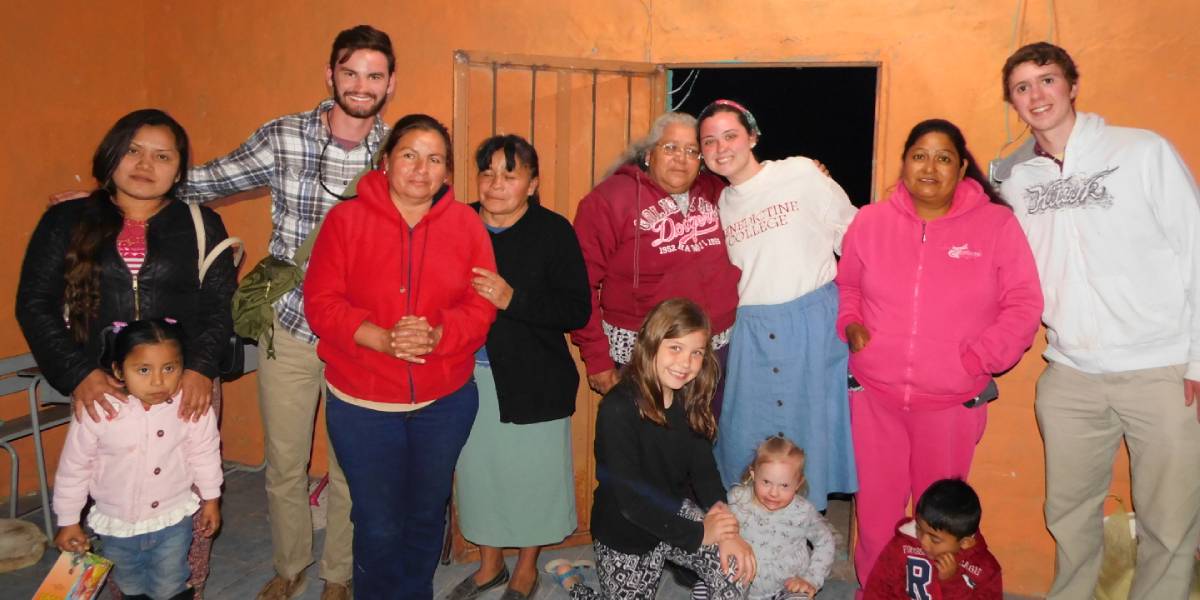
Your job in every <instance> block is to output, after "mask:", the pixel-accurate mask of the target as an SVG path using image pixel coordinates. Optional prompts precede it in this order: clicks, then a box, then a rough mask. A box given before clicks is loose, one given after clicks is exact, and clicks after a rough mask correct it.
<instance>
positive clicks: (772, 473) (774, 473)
mask: <svg viewBox="0 0 1200 600" xmlns="http://www.w3.org/2000/svg"><path fill="white" fill-rule="evenodd" d="M803 488H804V451H803V450H801V449H800V448H799V447H797V446H796V445H795V444H794V443H792V442H791V441H790V440H788V439H787V438H784V437H772V438H769V439H767V440H766V441H765V442H763V443H762V444H761V445H760V446H759V447H758V450H757V452H756V455H755V457H754V462H753V464H751V465H750V468H749V469H747V471H746V477H745V478H744V479H743V482H742V483H741V484H738V485H735V486H733V488H732V489H730V490H729V508H730V509H731V510H732V511H733V514H734V515H735V516H736V517H737V520H738V525H739V526H740V533H741V536H742V538H743V539H745V540H746V541H747V542H748V543H749V544H750V547H751V548H753V549H754V557H755V559H756V561H757V563H758V574H757V576H755V578H754V581H753V583H751V585H750V588H749V592H748V594H749V595H748V597H749V598H750V599H751V600H784V599H793V598H804V597H807V598H812V597H813V596H815V595H816V593H817V591H818V590H820V589H821V586H822V585H824V583H825V578H826V577H827V576H829V571H830V569H832V568H833V555H834V539H833V530H832V528H830V526H829V523H828V522H826V521H825V518H824V517H822V516H821V513H819V512H817V509H816V508H814V507H813V505H812V504H811V503H809V501H808V500H806V499H805V498H804V496H803V494H800V493H799V492H800V491H801V490H802V489H803ZM810 544H811V548H810ZM692 598H693V599H696V600H701V599H704V598H707V590H706V588H705V586H704V583H703V582H701V583H698V584H696V587H695V588H694V589H693V590H692Z"/></svg>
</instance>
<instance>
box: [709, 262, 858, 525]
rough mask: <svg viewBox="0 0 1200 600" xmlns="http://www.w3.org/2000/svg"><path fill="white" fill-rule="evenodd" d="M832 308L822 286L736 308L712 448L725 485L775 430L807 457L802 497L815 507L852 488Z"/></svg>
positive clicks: (840, 351) (830, 292)
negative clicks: (792, 296)
mask: <svg viewBox="0 0 1200 600" xmlns="http://www.w3.org/2000/svg"><path fill="white" fill-rule="evenodd" d="M837 306H838V291H837V287H836V286H835V285H834V284H833V283H829V284H826V285H824V286H822V287H820V288H818V289H816V290H814V291H812V292H809V293H808V294H805V295H804V296H801V297H799V298H797V299H795V300H792V301H791V302H786V303H783V304H774V305H755V306H742V307H739V308H738V312H737V322H736V323H735V324H734V327H733V337H732V339H731V340H730V342H729V348H730V352H729V367H728V373H726V376H725V405H724V407H723V408H722V411H721V420H720V424H719V430H718V432H717V444H716V448H715V454H716V459H717V468H718V469H719V470H720V471H721V479H722V481H723V482H724V483H725V486H726V487H729V486H731V485H733V484H734V483H737V482H739V481H741V480H742V476H743V474H744V473H745V471H746V468H747V467H749V466H750V462H751V461H752V460H753V459H754V453H755V450H756V449H757V448H758V445H759V444H761V443H762V442H763V441H764V440H765V439H767V438H769V437H771V436H774V435H782V436H785V437H787V438H788V439H790V440H792V441H793V442H795V443H796V444H797V445H798V446H800V447H801V448H803V449H804V452H805V454H806V455H807V461H806V464H805V469H804V475H805V479H806V480H807V484H808V499H809V501H810V502H812V503H813V505H814V506H816V507H817V509H818V510H824V509H825V506H826V504H827V500H826V497H827V496H828V495H829V494H830V493H834V492H841V493H853V492H855V491H857V490H858V478H857V476H856V474H855V471H854V444H853V441H852V440H851V437H850V403H849V397H848V393H847V390H846V366H847V362H848V360H849V351H848V350H847V348H846V343H845V342H843V341H842V340H841V339H839V338H838V336H837V334H836V333H835V332H834V327H835V323H836V321H837Z"/></svg>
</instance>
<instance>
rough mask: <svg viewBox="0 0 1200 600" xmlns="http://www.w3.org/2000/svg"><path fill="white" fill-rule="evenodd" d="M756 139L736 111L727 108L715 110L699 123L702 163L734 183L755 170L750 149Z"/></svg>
mask: <svg viewBox="0 0 1200 600" xmlns="http://www.w3.org/2000/svg"><path fill="white" fill-rule="evenodd" d="M756 143H758V136H757V135H754V134H752V133H750V132H748V131H746V127H745V126H744V125H742V122H741V119H739V118H738V115H737V113H734V112H730V111H729V110H718V111H717V112H714V113H713V114H712V115H711V116H709V117H708V118H706V119H704V121H702V122H701V123H700V152H701V153H703V155H704V164H705V165H707V166H708V169H709V170H710V171H712V172H713V173H716V174H718V175H722V176H724V177H726V178H728V179H729V182H730V183H732V184H734V185H737V184H740V183H742V182H744V181H746V180H747V179H750V178H751V177H753V176H754V174H755V173H757V172H758V168H759V165H758V160H757V159H755V158H754V153H753V152H752V151H751V149H752V148H754V145H755V144H756Z"/></svg>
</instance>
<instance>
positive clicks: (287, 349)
mask: <svg viewBox="0 0 1200 600" xmlns="http://www.w3.org/2000/svg"><path fill="white" fill-rule="evenodd" d="M395 70H396V57H395V54H394V53H393V52H392V42H391V39H390V38H388V35H387V34H386V33H383V32H382V31H379V30H377V29H375V28H373V27H370V26H367V25H359V26H357V27H353V28H351V29H347V30H345V31H343V32H341V33H339V34H338V36H337V38H336V39H335V40H334V42H333V49H332V52H331V53H330V57H329V66H328V67H327V68H326V72H325V75H326V84H327V85H329V86H330V88H331V89H332V92H333V97H332V98H328V99H326V100H324V101H323V102H321V103H320V104H318V105H317V107H316V108H315V109H314V110H311V111H307V112H301V113H296V114H291V115H286V116H283V117H279V118H278V119H275V120H273V121H270V122H268V123H267V124H265V125H263V126H262V127H260V128H259V129H258V130H257V131H255V132H254V134H253V135H251V136H250V139H248V140H246V142H245V143H243V144H242V145H241V146H239V147H238V148H237V149H236V150H234V151H233V152H230V153H229V154H227V155H225V156H222V157H220V158H217V159H214V160H212V161H209V162H208V163H205V164H204V165H201V166H199V167H195V168H193V169H191V170H190V171H188V178H187V184H186V185H185V186H184V188H183V189H182V190H181V191H180V194H179V196H180V198H181V199H183V200H185V201H188V202H207V201H210V200H215V199H217V198H221V197H225V196H229V195H231V194H236V193H238V192H244V191H246V190H251V189H255V188H260V187H268V188H270V190H271V225H272V227H271V240H270V246H269V251H270V253H271V254H272V255H273V256H275V257H276V258H281V259H285V260H289V261H290V260H292V258H293V256H294V255H295V254H296V250H297V249H298V248H299V247H300V246H301V244H303V243H304V240H305V239H306V238H307V237H308V236H309V234H310V233H312V232H313V229H314V228H315V227H316V226H317V225H318V223H320V222H321V219H323V218H324V217H325V213H327V212H329V209H331V208H333V206H334V205H335V204H337V203H338V202H340V201H341V200H343V199H346V198H348V197H351V196H350V195H349V194H346V193H345V192H346V191H347V187H348V185H349V184H350V183H351V182H352V181H354V180H355V179H356V177H357V176H358V175H359V174H360V173H362V172H363V171H364V170H365V169H367V168H369V167H370V164H371V158H372V155H373V154H374V153H375V151H376V150H377V149H378V148H379V146H380V144H381V143H382V142H383V139H384V136H385V135H386V134H387V127H386V126H385V125H384V123H383V120H382V119H381V118H380V116H379V112H380V110H381V109H382V108H383V105H384V102H386V101H387V99H388V98H389V97H390V96H391V95H392V92H393V90H394V89H395V85H396V82H395V79H394V77H393V76H394V74H395ZM301 266H303V265H301ZM302 294H303V290H302V288H301V287H297V288H295V289H293V290H291V291H289V292H288V293H286V294H284V296H283V297H282V298H280V299H279V301H278V302H277V303H276V304H275V307H274V308H275V315H276V320H275V324H274V326H275V331H274V338H273V343H274V350H275V357H274V358H268V357H267V350H266V348H267V344H266V343H264V342H263V341H261V340H260V343H259V345H258V359H259V361H258V365H259V366H258V394H259V404H260V407H261V409H262V416H263V429H264V431H265V435H266V440H265V444H264V445H265V447H266V462H267V467H266V480H267V483H266V487H267V509H268V514H269V515H270V520H271V543H272V547H273V554H274V556H273V561H274V565H275V571H276V573H275V577H273V578H272V579H271V580H270V581H268V582H267V584H266V586H265V587H263V589H262V591H261V592H259V594H258V598H259V599H260V600H285V599H289V598H294V597H296V596H299V595H300V594H301V593H302V592H303V591H304V588H305V586H306V583H307V580H306V577H305V569H306V568H307V567H308V565H309V564H311V563H312V562H313V554H312V541H313V540H312V517H311V514H310V512H309V506H308V457H309V455H310V453H311V450H312V440H313V423H314V419H315V415H316V411H317V407H318V405H319V403H320V401H321V398H322V396H323V390H324V387H325V386H324V373H323V370H324V367H323V364H322V363H321V361H320V359H318V358H317V351H316V341H317V338H316V336H314V335H313V333H312V330H310V329H309V327H308V322H307V321H306V320H305V318H304V298H303V295H302ZM351 541H352V527H351V524H350V492H349V490H348V489H347V487H346V478H345V476H344V475H343V474H342V470H341V468H340V467H339V466H338V464H337V460H336V458H335V457H334V454H333V448H332V447H330V448H329V501H328V525H327V526H326V530H325V549H324V552H323V555H322V558H321V563H320V576H321V578H322V579H324V580H325V589H324V591H323V593H322V594H321V599H322V600H338V599H343V598H345V599H347V600H348V599H349V598H350V597H351V593H350V581H351V575H352V573H351V558H352V556H351Z"/></svg>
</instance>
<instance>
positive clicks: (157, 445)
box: [54, 394, 224, 527]
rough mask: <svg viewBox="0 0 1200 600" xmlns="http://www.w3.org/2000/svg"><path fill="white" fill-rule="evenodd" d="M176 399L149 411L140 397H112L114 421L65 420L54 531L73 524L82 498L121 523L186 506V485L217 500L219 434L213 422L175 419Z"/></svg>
mask: <svg viewBox="0 0 1200 600" xmlns="http://www.w3.org/2000/svg"><path fill="white" fill-rule="evenodd" d="M179 396H180V395H179V394H176V395H175V396H174V397H173V398H171V399H170V400H168V401H166V402H163V403H161V404H155V405H154V406H151V407H150V408H149V410H147V409H146V408H145V407H144V406H143V405H142V402H141V400H138V399H137V398H135V397H133V396H130V397H129V402H128V403H123V402H120V401H118V400H117V399H116V398H113V397H111V396H109V397H108V399H109V402H111V403H112V404H113V405H114V406H116V407H117V408H118V412H117V416H116V417H115V418H113V420H111V421H109V420H102V421H100V422H99V423H96V422H94V421H92V420H91V419H88V418H84V419H83V421H82V422H81V421H75V420H72V421H71V426H70V429H69V430H68V431H67V441H66V443H65V444H64V445H63V450H62V455H61V456H60V457H59V459H58V471H57V472H56V473H55V475H54V514H55V516H57V517H58V525H59V527H63V526H65V525H74V524H76V523H78V522H79V513H80V511H82V510H83V505H84V503H86V502H87V498H88V495H91V497H92V498H93V499H94V500H95V501H96V507H95V509H96V510H99V511H100V512H101V513H102V514H104V515H107V516H109V517H115V518H117V519H120V520H122V521H125V522H127V523H137V522H139V521H146V520H149V519H153V518H154V517H156V516H158V515H160V514H162V513H164V512H168V511H170V510H171V509H173V508H175V507H177V506H178V505H180V504H182V503H184V502H187V500H188V498H189V497H190V495H191V493H192V491H191V488H192V484H193V483H195V484H196V487H197V488H199V489H200V497H201V498H203V499H204V500H212V499H213V498H217V497H219V496H220V495H221V482H222V481H224V476H223V475H222V473H221V437H220V434H219V433H218V431H217V417H216V415H215V414H213V411H211V410H210V411H208V412H207V413H206V414H205V415H204V416H203V417H201V418H200V420H199V421H196V422H194V423H193V422H191V421H184V420H182V419H180V418H179V404H178V402H179Z"/></svg>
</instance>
